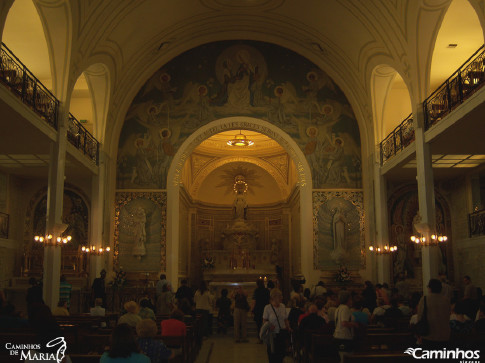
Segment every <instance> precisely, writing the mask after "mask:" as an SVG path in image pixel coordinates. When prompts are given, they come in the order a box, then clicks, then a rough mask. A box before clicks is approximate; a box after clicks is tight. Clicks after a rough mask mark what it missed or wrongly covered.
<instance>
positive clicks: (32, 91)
mask: <svg viewBox="0 0 485 363" xmlns="http://www.w3.org/2000/svg"><path fill="white" fill-rule="evenodd" d="M0 82H1V83H3V84H4V85H5V86H7V87H8V88H9V89H10V90H11V91H12V93H14V94H15V95H16V96H18V97H19V98H20V99H21V100H22V101H23V102H24V103H25V104H27V105H28V106H29V107H30V108H31V109H32V110H33V111H35V112H36V113H37V114H38V115H39V116H40V117H41V118H42V119H43V120H45V121H46V122H47V123H48V124H49V125H50V126H52V127H53V128H54V129H56V130H57V112H58V110H59V101H58V100H57V98H56V97H54V95H53V94H52V93H51V92H50V91H49V90H48V89H47V88H46V87H45V86H44V85H43V84H42V83H41V82H40V81H39V80H38V79H37V78H36V77H35V76H34V75H33V74H32V72H30V71H29V70H28V69H27V67H26V66H25V65H24V64H23V63H22V62H21V61H20V60H19V59H18V58H17V57H16V56H15V55H14V54H13V53H12V51H11V50H10V49H8V47H7V46H6V45H5V44H4V43H2V44H1V47H0Z"/></svg>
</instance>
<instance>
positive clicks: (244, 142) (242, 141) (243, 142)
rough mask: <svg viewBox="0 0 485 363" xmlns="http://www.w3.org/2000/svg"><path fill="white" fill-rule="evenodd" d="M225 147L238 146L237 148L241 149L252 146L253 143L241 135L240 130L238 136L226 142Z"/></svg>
mask: <svg viewBox="0 0 485 363" xmlns="http://www.w3.org/2000/svg"><path fill="white" fill-rule="evenodd" d="M227 145H229V146H239V147H243V146H251V145H254V141H253V140H249V139H248V138H247V137H246V135H244V134H243V133H242V131H241V130H239V134H237V135H236V136H234V139H231V140H229V141H228V142H227Z"/></svg>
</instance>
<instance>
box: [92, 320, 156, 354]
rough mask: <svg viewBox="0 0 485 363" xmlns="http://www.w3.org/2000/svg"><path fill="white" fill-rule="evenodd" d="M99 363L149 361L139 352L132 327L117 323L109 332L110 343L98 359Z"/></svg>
mask: <svg viewBox="0 0 485 363" xmlns="http://www.w3.org/2000/svg"><path fill="white" fill-rule="evenodd" d="M99 362H100V363H118V362H119V363H125V362H134V363H150V358H148V357H147V356H146V355H144V354H141V353H140V349H139V348H138V344H137V343H136V340H135V337H134V335H133V329H132V328H131V327H130V326H129V325H127V324H119V325H118V326H116V327H115V328H114V329H113V333H112V334H111V345H110V349H109V351H107V352H104V353H103V355H102V356H101V359H100V360H99Z"/></svg>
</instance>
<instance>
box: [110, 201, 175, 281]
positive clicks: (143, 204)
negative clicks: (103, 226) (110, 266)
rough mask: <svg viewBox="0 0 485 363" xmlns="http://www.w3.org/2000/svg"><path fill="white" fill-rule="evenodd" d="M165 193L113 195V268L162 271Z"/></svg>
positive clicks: (130, 270)
mask: <svg viewBox="0 0 485 363" xmlns="http://www.w3.org/2000/svg"><path fill="white" fill-rule="evenodd" d="M166 205H167V198H166V194H165V193H143V192H140V193H117V194H116V206H115V241H114V246H115V251H114V257H115V265H116V266H117V267H118V268H119V267H123V269H124V270H125V271H128V272H149V271H159V270H164V269H165V262H166V260H165V252H166V251H165V246H166V234H165V233H166Z"/></svg>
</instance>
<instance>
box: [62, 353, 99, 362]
mask: <svg viewBox="0 0 485 363" xmlns="http://www.w3.org/2000/svg"><path fill="white" fill-rule="evenodd" d="M69 358H71V361H72V363H99V360H100V359H101V355H100V354H70V355H69Z"/></svg>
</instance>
